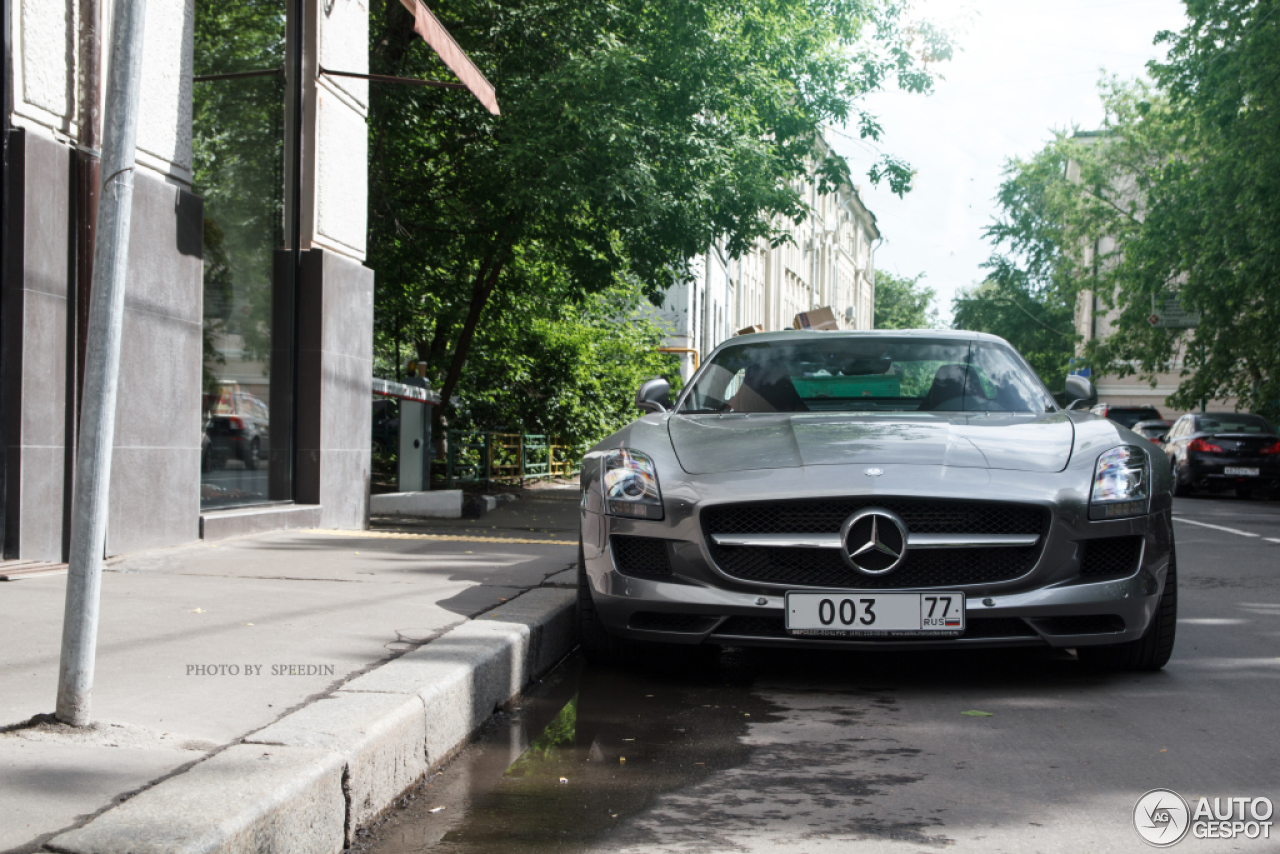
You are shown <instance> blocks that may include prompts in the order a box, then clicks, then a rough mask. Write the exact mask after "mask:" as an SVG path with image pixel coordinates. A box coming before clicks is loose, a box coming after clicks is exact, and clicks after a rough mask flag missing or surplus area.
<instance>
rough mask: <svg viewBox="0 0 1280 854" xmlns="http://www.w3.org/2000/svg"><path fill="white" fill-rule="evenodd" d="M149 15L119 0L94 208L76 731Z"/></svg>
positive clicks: (64, 688) (70, 700)
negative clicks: (95, 226) (98, 190)
mask: <svg viewBox="0 0 1280 854" xmlns="http://www.w3.org/2000/svg"><path fill="white" fill-rule="evenodd" d="M145 17H146V0H116V2H115V14H114V16H113V20H112V22H111V66H110V71H109V74H108V77H107V104H106V109H105V110H104V116H105V118H106V121H105V122H104V124H105V127H104V128H103V145H102V174H103V175H104V176H105V178H104V179H103V182H102V192H101V194H100V196H99V203H98V205H99V208H98V240H97V243H96V246H95V247H94V257H93V262H94V263H93V291H92V300H93V303H92V306H91V307H90V311H89V342H88V354H87V357H86V359H85V383H84V386H85V387H84V399H83V402H82V404H81V413H80V447H79V453H78V454H77V455H76V479H75V498H74V499H73V504H72V511H71V555H70V559H69V560H68V561H67V563H68V570H69V573H68V578H67V602H66V610H65V612H64V615H63V619H62V661H61V665H60V667H59V672H58V707H57V718H58V720H60V721H62V722H63V723H68V724H71V725H73V726H87V725H88V723H89V700H90V696H91V694H92V691H93V665H94V656H95V653H96V651H97V642H98V600H99V597H100V594H101V590H102V554H103V550H104V549H105V546H106V539H107V499H108V496H109V490H110V485H111V445H112V440H113V439H114V436H115V412H116V383H117V379H118V375H119V372H120V338H121V331H122V327H123V325H124V284H125V272H126V269H127V267H128V262H129V220H130V217H131V214H132V209H133V168H134V154H135V152H134V148H135V145H136V142H137V135H138V93H139V90H140V89H141V84H142V29H143V23H144V20H145Z"/></svg>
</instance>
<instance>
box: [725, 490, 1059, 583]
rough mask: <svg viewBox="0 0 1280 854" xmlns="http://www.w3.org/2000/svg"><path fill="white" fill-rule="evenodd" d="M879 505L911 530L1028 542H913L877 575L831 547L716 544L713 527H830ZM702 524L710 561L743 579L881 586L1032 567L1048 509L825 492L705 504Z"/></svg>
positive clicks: (967, 578) (835, 529)
mask: <svg viewBox="0 0 1280 854" xmlns="http://www.w3.org/2000/svg"><path fill="white" fill-rule="evenodd" d="M867 507H882V508H884V509H886V510H890V511H892V512H894V513H896V514H897V515H898V516H899V517H900V518H901V519H902V521H903V522H904V523H905V524H906V526H907V529H908V530H909V531H910V532H911V533H913V534H1023V535H1028V534H1034V535H1036V536H1038V537H1039V538H1040V539H1039V540H1038V541H1037V543H1036V544H1035V545H1033V546H1001V547H976V548H960V547H954V548H942V549H913V550H910V551H908V552H907V555H906V557H905V559H904V560H903V562H902V564H901V565H900V566H898V567H897V568H896V569H894V570H893V571H892V572H889V573H887V574H885V575H882V576H869V575H863V574H861V573H858V572H855V571H854V570H853V569H851V568H850V567H849V565H848V564H847V563H845V561H844V558H843V557H842V556H841V554H840V550H839V549H817V548H791V547H777V546H729V545H719V544H718V543H716V542H715V540H714V535H716V534H834V533H839V531H840V526H841V525H842V524H843V523H844V520H845V519H847V518H848V517H849V516H850V515H851V514H852V513H854V512H856V511H858V510H861V509H864V508H867ZM702 524H703V530H704V532H705V534H706V535H707V544H708V547H709V549H710V551H711V556H712V558H713V559H714V560H715V562H716V565H717V566H719V568H720V569H721V570H722V571H723V572H724V573H725V574H727V575H729V576H732V577H733V578H737V579H740V580H742V581H748V582H759V583H764V584H780V585H788V586H796V587H829V588H837V589H838V588H850V589H860V590H883V589H890V588H899V587H952V586H962V585H973V584H988V583H992V582H998V581H1010V580H1012V579H1015V578H1018V577H1019V576H1022V575H1025V574H1026V573H1027V572H1029V571H1030V570H1031V568H1032V567H1034V566H1035V564H1036V561H1037V560H1038V559H1039V557H1040V552H1041V550H1042V549H1043V547H1044V535H1045V533H1046V532H1047V530H1048V526H1049V512H1048V510H1046V509H1045V508H1043V507H1037V506H1034V505H1026V504H1007V503H994V502H976V501H972V502H970V501H930V500H907V499H876V498H871V499H866V498H862V499H830V500H805V501H791V502H770V503H752V504H731V505H720V506H716V507H708V508H707V509H706V510H704V511H703V514H702Z"/></svg>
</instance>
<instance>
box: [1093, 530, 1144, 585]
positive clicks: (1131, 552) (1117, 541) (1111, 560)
mask: <svg viewBox="0 0 1280 854" xmlns="http://www.w3.org/2000/svg"><path fill="white" fill-rule="evenodd" d="M1083 545H1084V554H1083V555H1082V556H1081V558H1080V574H1081V575H1086V576H1089V577H1097V576H1100V575H1129V574H1130V573H1132V572H1133V571H1134V570H1136V569H1137V568H1138V556H1139V555H1141V554H1142V537H1141V536H1129V537H1100V538H1098V539H1096V540H1085V541H1084V544H1083Z"/></svg>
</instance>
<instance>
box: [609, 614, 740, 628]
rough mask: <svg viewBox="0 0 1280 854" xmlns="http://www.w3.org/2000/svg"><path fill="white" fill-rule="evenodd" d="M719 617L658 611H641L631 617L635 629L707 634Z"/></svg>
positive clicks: (632, 626)
mask: <svg viewBox="0 0 1280 854" xmlns="http://www.w3.org/2000/svg"><path fill="white" fill-rule="evenodd" d="M717 619H718V618H717V617H711V616H705V615H702V614H662V613H658V612H656V611H640V612H638V613H635V614H632V615H631V620H630V623H629V624H630V626H631V628H633V629H652V630H655V631H661V632H705V631H707V630H708V629H710V628H711V626H712V625H714V624H715V621H716V620H717Z"/></svg>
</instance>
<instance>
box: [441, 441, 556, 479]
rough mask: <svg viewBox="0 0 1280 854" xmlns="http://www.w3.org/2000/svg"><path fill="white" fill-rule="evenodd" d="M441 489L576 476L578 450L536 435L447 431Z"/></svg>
mask: <svg viewBox="0 0 1280 854" xmlns="http://www.w3.org/2000/svg"><path fill="white" fill-rule="evenodd" d="M448 443H449V446H448V453H447V456H446V459H445V465H444V471H445V486H444V488H445V489H453V488H454V487H456V486H464V485H468V484H481V483H482V484H484V485H485V486H486V487H487V486H489V485H490V484H492V483H495V482H497V483H504V482H506V483H514V482H517V481H518V482H519V483H520V485H521V486H523V485H524V482H525V481H526V480H536V479H538V478H543V477H572V476H573V475H575V474H577V473H578V462H579V460H580V459H581V456H582V453H581V449H580V448H574V447H571V446H569V445H564V444H561V443H560V442H559V441H557V440H556V438H555V437H553V436H547V435H543V434H537V433H492V432H471V431H467V430H450V431H449V433H448Z"/></svg>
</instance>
